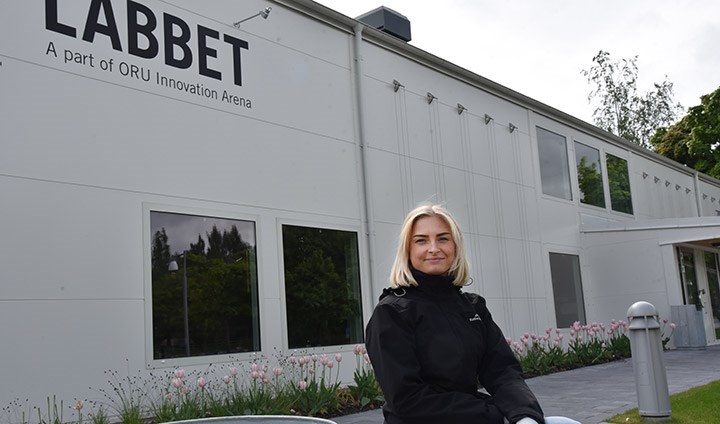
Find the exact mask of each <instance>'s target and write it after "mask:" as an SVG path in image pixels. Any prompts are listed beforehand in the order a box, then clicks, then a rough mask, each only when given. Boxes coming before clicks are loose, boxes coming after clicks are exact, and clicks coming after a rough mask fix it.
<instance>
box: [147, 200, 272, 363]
mask: <svg viewBox="0 0 720 424" xmlns="http://www.w3.org/2000/svg"><path fill="white" fill-rule="evenodd" d="M150 227H151V231H152V246H151V252H152V253H151V254H152V328H153V330H152V331H153V356H154V358H155V359H163V358H178V357H189V356H204V355H218V354H233V353H240V352H255V351H259V350H260V325H259V313H258V291H257V288H258V287H257V266H256V259H255V251H256V248H255V223H254V222H252V221H242V220H236V219H224V218H217V217H209V216H196V215H184V214H178V213H168V212H156V211H151V212H150Z"/></svg>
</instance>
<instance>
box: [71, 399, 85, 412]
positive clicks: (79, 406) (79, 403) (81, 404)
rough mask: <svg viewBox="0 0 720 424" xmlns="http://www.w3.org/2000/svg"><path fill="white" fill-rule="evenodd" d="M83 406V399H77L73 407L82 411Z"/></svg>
mask: <svg viewBox="0 0 720 424" xmlns="http://www.w3.org/2000/svg"><path fill="white" fill-rule="evenodd" d="M82 408H83V401H81V400H80V399H78V400H76V401H75V406H74V407H73V409H75V410H76V411H80V410H81V409H82Z"/></svg>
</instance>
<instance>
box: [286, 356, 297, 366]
mask: <svg viewBox="0 0 720 424" xmlns="http://www.w3.org/2000/svg"><path fill="white" fill-rule="evenodd" d="M288 360H289V361H290V363H291V364H293V365H295V364H297V362H298V360H297V358H296V357H294V356H290V358H288Z"/></svg>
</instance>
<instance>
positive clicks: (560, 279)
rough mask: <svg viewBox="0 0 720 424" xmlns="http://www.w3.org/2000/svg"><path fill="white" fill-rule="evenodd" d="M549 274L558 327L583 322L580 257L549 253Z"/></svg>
mask: <svg viewBox="0 0 720 424" xmlns="http://www.w3.org/2000/svg"><path fill="white" fill-rule="evenodd" d="M550 276H551V278H552V285H553V297H554V298H555V320H556V321H557V326H558V328H567V327H570V326H572V324H573V323H574V322H575V321H580V322H581V323H584V322H585V303H584V301H583V290H582V280H581V278H580V258H579V257H578V256H576V255H567V254H563V253H552V252H551V253H550Z"/></svg>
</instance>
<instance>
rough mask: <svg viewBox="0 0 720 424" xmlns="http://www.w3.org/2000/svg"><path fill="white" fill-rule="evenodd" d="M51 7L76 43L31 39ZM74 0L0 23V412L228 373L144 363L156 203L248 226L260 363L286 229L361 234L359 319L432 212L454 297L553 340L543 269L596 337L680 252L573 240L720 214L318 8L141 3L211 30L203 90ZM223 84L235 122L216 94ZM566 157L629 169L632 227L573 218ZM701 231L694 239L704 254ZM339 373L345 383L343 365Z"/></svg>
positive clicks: (626, 236) (644, 169)
mask: <svg viewBox="0 0 720 424" xmlns="http://www.w3.org/2000/svg"><path fill="white" fill-rule="evenodd" d="M55 3H56V4H57V5H58V16H57V20H58V22H61V23H63V24H65V25H69V26H71V27H73V28H75V29H76V30H77V36H76V37H70V36H67V35H63V34H59V33H57V32H56V31H51V30H48V29H46V25H45V16H46V7H47V5H48V4H55ZM90 3H91V2H90V1H73V2H69V1H57V2H53V1H40V0H32V1H25V2H15V3H13V4H12V6H3V8H2V13H0V63H1V64H0V93H2V96H0V152H1V154H0V199H2V202H1V203H0V210H1V211H2V216H3V218H4V219H3V220H1V221H0V233H2V234H3V235H4V238H3V241H2V242H0V339H2V340H3V341H4V342H3V343H2V344H0V356H1V357H2V358H3V361H2V362H1V363H0V375H3V376H5V377H6V378H7V379H8V380H9V381H13V382H14V383H13V384H4V385H2V386H0V404H3V405H5V404H7V403H9V402H10V401H12V400H13V399H15V398H21V399H24V398H29V399H31V401H30V402H31V403H33V404H36V405H41V404H42V403H43V402H44V400H45V397H46V396H48V395H57V396H58V398H60V399H65V400H66V402H69V401H70V400H72V399H74V398H98V397H99V395H98V393H97V391H94V390H90V391H88V386H92V387H94V388H97V387H100V386H103V383H104V382H105V381H106V379H107V377H106V375H105V374H104V372H105V371H106V370H118V371H120V372H126V373H130V374H131V375H134V374H135V373H140V374H142V375H146V374H147V373H148V372H149V371H150V370H152V369H161V370H166V369H171V368H172V367H175V366H181V367H186V368H188V369H193V368H194V369H202V368H204V367H207V364H208V363H210V362H213V363H221V364H222V363H223V361H227V360H229V359H231V358H228V357H225V356H222V357H201V358H187V359H174V360H169V361H167V362H165V363H162V362H160V361H157V360H153V359H152V346H151V344H152V334H151V333H152V322H151V316H152V315H151V313H152V308H151V291H150V290H151V276H150V239H151V234H150V224H149V219H150V217H149V216H150V215H149V214H150V211H151V210H161V211H171V212H177V213H188V214H198V215H207V216H218V217H224V218H238V219H247V220H251V221H254V222H255V223H256V231H257V266H258V281H259V301H260V324H261V328H260V329H261V332H260V334H261V343H262V352H261V353H262V354H265V355H271V354H272V353H273V352H274V351H275V350H276V349H277V350H278V351H281V352H287V351H288V342H287V324H286V313H285V306H286V305H285V288H284V281H283V279H284V274H283V264H282V234H281V226H282V225H283V224H293V225H307V226H316V227H323V228H331V229H339V230H348V231H354V232H357V233H358V235H359V236H358V241H359V244H360V246H359V252H360V262H361V282H362V291H363V293H362V296H363V298H362V301H363V305H362V308H363V313H364V319H365V320H367V319H368V317H369V314H370V313H371V311H372V308H373V306H374V304H375V302H376V299H377V296H378V295H379V293H380V292H381V290H382V288H383V287H385V286H386V276H387V274H388V271H389V269H390V265H391V262H392V259H393V255H394V251H395V246H396V238H397V234H398V232H399V228H400V224H401V222H402V219H403V218H404V215H405V212H406V211H408V210H409V209H411V208H412V207H414V206H415V205H416V204H417V203H419V202H422V201H437V202H443V203H445V204H446V205H447V207H448V208H449V209H450V210H451V211H453V212H454V213H455V215H456V216H457V218H458V220H459V222H460V224H461V226H462V227H463V229H464V230H465V233H466V243H467V244H468V246H467V247H468V253H469V260H470V262H471V266H472V269H473V279H474V284H473V285H472V286H470V287H468V290H471V291H476V292H478V293H480V294H482V295H483V296H485V297H486V298H487V299H488V303H489V304H490V307H491V310H492V311H493V313H494V316H495V318H496V320H497V321H498V322H499V323H500V324H501V326H502V327H503V328H504V329H505V331H506V333H507V335H508V336H512V337H517V336H518V335H520V334H522V333H524V332H526V331H535V332H537V331H542V330H544V329H545V328H546V327H548V326H553V325H555V310H554V303H553V288H552V280H551V275H550V266H549V262H548V254H549V253H550V252H555V253H567V254H572V255H578V256H579V257H580V261H581V266H582V279H583V289H584V299H585V307H586V313H587V318H588V320H589V321H593V320H598V321H599V320H605V321H607V320H609V319H611V318H617V319H621V318H623V315H624V313H625V312H626V311H627V306H629V304H628V303H627V301H628V299H629V298H630V297H632V296H637V297H642V298H643V300H649V301H656V302H658V303H659V304H660V307H661V308H665V307H666V306H667V305H669V304H673V303H672V302H675V301H677V296H678V293H680V292H679V290H680V288H679V283H678V281H677V279H678V277H677V272H674V271H673V270H674V269H675V268H673V267H674V266H675V265H674V262H673V263H672V264H671V263H669V262H670V261H673V260H674V256H673V255H674V254H673V250H672V246H671V245H668V244H667V242H666V241H658V240H659V238H661V237H660V236H658V235H657V234H655V233H646V232H642V231H639V232H627V233H623V236H622V237H621V238H618V237H617V236H616V235H609V234H607V233H588V232H583V231H581V230H582V229H583V228H590V227H593V226H595V227H598V226H601V225H623V223H626V222H635V221H638V220H643V221H645V220H653V219H661V218H687V219H692V218H693V217H697V216H698V215H702V216H714V215H716V210H718V209H720V206H718V202H719V201H718V199H720V184H719V183H718V182H717V181H715V180H713V179H711V178H709V177H704V176H700V177H697V176H695V174H694V173H693V172H691V171H689V170H688V171H687V172H686V171H685V170H683V169H682V168H680V167H678V166H677V165H673V164H671V163H670V162H669V161H666V160H659V159H657V158H656V157H654V156H652V155H650V154H648V153H645V152H643V151H640V150H638V149H636V148H634V147H631V146H630V145H627V144H623V143H621V142H619V141H618V140H616V139H614V138H612V137H611V136H609V135H607V134H605V133H603V132H602V131H599V130H596V129H593V128H592V127H591V126H589V125H587V124H584V125H581V124H579V123H578V122H579V121H577V120H573V119H571V117H568V116H567V115H564V114H562V113H560V112H558V111H554V110H552V109H551V108H548V107H545V106H543V105H540V104H538V103H537V102H534V101H531V99H527V98H524V97H523V96H522V95H520V94H518V93H512V92H511V91H510V90H507V89H504V88H503V89H499V88H498V87H497V86H495V85H492V84H489V83H487V82H485V81H484V80H482V79H481V78H480V77H477V76H475V77H472V76H468V75H467V73H466V74H462V75H461V74H459V73H458V71H457V69H456V68H453V67H452V66H449V65H446V67H443V66H441V65H438V63H437V61H434V59H433V58H432V57H430V56H429V55H428V54H427V53H424V52H421V51H418V50H417V49H414V48H412V47H407V46H398V44H397V43H395V42H392V41H388V37H385V36H383V35H380V34H379V33H377V32H376V31H374V30H371V29H364V32H365V39H364V40H363V41H362V43H360V50H359V51H356V49H355V46H356V44H355V41H356V38H355V37H356V35H355V34H354V33H353V31H354V28H353V27H354V23H352V22H348V21H349V20H348V19H347V18H344V17H342V16H341V15H338V14H335V13H333V12H332V11H329V10H325V9H324V8H321V7H318V6H317V5H314V6H313V4H312V3H311V2H307V1H304V0H302V1H301V0H297V1H283V2H280V1H278V2H273V3H271V4H272V6H273V12H272V14H271V16H270V18H269V19H268V20H267V21H263V20H261V19H256V20H251V21H248V22H247V23H246V24H243V25H242V26H241V29H240V30H237V29H234V28H233V27H232V26H231V23H232V22H233V21H235V20H239V19H241V18H243V17H246V16H248V15H251V14H253V13H255V11H256V10H261V9H263V8H264V7H266V6H267V5H268V3H267V2H264V1H259V0H257V1H256V0H251V1H245V2H237V1H230V0H222V1H213V2H207V3H205V2H204V3H203V4H202V5H199V4H198V2H196V1H190V0H175V1H155V0H142V1H138V3H139V4H141V5H144V6H146V7H147V8H149V9H150V10H152V12H153V13H154V15H155V16H156V17H158V19H160V20H161V19H162V18H161V17H162V16H163V14H169V15H172V16H174V17H177V18H179V19H181V20H182V21H184V22H186V23H187V24H188V26H189V28H190V29H191V30H192V31H193V37H194V38H193V41H192V43H195V41H196V39H197V34H196V33H197V27H198V25H201V26H204V27H207V28H210V29H212V30H216V31H218V33H219V38H218V39H210V40H209V43H210V45H211V46H212V47H213V48H215V49H216V50H217V54H216V56H217V57H214V56H212V55H211V56H210V57H208V66H209V67H210V68H212V69H215V70H218V71H220V72H221V73H222V78H221V79H213V78H208V77H205V76H203V75H199V71H198V69H199V68H198V66H199V65H198V56H199V55H198V52H197V50H193V52H194V56H193V57H194V62H193V64H192V66H191V67H190V68H189V69H178V68H174V67H171V66H168V65H166V64H165V63H164V61H163V58H162V54H163V53H162V52H163V43H162V37H163V36H162V35H161V30H158V32H157V33H156V35H157V36H158V38H159V39H160V53H159V55H158V56H157V57H155V58H152V59H143V58H140V57H137V56H132V55H130V54H129V53H128V45H127V41H128V40H127V29H126V28H127V5H128V4H129V3H128V2H127V1H113V2H112V3H111V4H112V7H113V11H114V18H115V20H116V22H117V26H118V29H119V34H120V37H119V40H120V42H121V45H122V48H121V49H120V50H117V49H113V48H112V46H111V43H110V39H109V37H107V36H105V35H103V34H96V36H95V39H94V41H93V42H89V41H84V40H82V33H83V28H84V26H85V22H86V20H87V17H88V10H89V4H90ZM294 7H298V8H301V9H304V8H307V9H306V12H307V13H308V15H306V14H304V13H301V12H298V11H295V10H293V8H294ZM313 10H315V11H313ZM103 23H104V21H103ZM160 25H161V27H162V23H160ZM226 34H227V35H230V36H232V37H236V38H239V39H242V40H244V41H246V42H247V43H248V45H249V47H248V48H247V49H241V57H242V64H241V69H242V85H241V86H240V85H237V84H235V83H234V82H233V77H234V70H235V68H234V66H236V65H234V62H233V51H232V49H231V47H230V45H229V44H227V43H223V42H221V41H220V40H221V39H222V37H223V36H224V35H226ZM191 45H192V46H195V45H194V44H191ZM51 46H52V48H53V49H54V50H55V53H56V54H57V57H56V56H55V54H54V53H52V52H51V49H50V47H51ZM193 49H196V47H193ZM66 50H67V51H68V52H70V53H69V54H70V56H69V59H68V60H67V61H66V60H65V51H66ZM75 54H80V56H75ZM90 55H92V57H93V59H92V60H93V62H92V64H91V63H90ZM356 55H359V61H356V60H355V58H356ZM76 58H77V60H78V61H80V62H81V63H76V62H75V60H76ZM110 60H113V63H114V68H113V70H110V69H109V61H110ZM101 61H105V62H104V63H105V65H106V66H108V69H106V70H103V69H102V65H101ZM123 63H124V64H125V65H121V64H123ZM358 64H359V65H358ZM132 65H134V66H137V67H138V70H139V72H140V74H139V75H140V76H139V77H138V78H135V77H132V76H131V75H129V76H126V75H123V73H124V71H122V70H121V66H128V67H129V66H132ZM357 66H359V68H357ZM123 69H124V68H123ZM356 71H358V72H359V74H360V78H359V79H357V73H356ZM143 72H145V73H147V75H149V78H148V79H149V80H148V81H145V80H144V79H143V77H142V76H143V75H144V74H143ZM160 76H165V77H167V78H174V79H176V80H179V81H183V82H186V83H188V84H191V85H197V84H201V85H202V86H203V90H214V91H216V92H217V93H218V98H217V99H215V98H208V96H202V95H196V94H192V93H188V92H185V91H182V90H178V89H172V88H169V87H167V86H164V85H162V84H159V83H158V79H157V78H159V77H160ZM473 78H474V79H473ZM394 80H396V81H398V82H399V83H401V84H402V86H401V87H399V88H398V90H397V91H394V86H393V81H394ZM358 90H360V91H358ZM225 91H227V92H228V93H229V95H230V96H237V97H242V98H244V99H245V101H250V103H251V106H250V107H244V106H241V105H235V104H233V103H232V102H227V101H223V99H222V95H223V93H224V92H225ZM427 93H431V94H432V95H433V96H435V97H436V99H434V100H433V101H432V102H428V94H427ZM230 100H231V101H232V99H230ZM458 105H462V106H463V108H464V109H463V110H461V112H462V113H458V111H459V106H458ZM486 115H488V116H490V117H491V118H492V119H491V120H490V121H489V122H486ZM510 124H512V126H513V127H515V129H514V130H513V131H510ZM538 126H540V127H542V128H545V129H547V130H549V131H552V132H555V133H557V134H560V135H562V136H564V137H565V138H566V141H567V144H568V152H569V155H568V158H569V168H570V175H571V188H572V194H573V199H572V200H561V199H557V198H554V197H551V196H547V195H545V194H543V192H542V188H541V184H540V169H539V164H538V148H537V133H536V127H538ZM360 135H362V138H361V137H360ZM574 141H578V142H581V143H583V144H586V145H589V146H592V147H594V148H596V149H598V150H600V152H601V156H602V157H604V155H605V154H606V153H609V154H612V155H615V156H617V157H620V158H623V159H625V160H627V162H628V168H629V173H630V180H631V187H632V195H633V207H634V214H633V215H628V214H622V213H616V212H612V211H611V210H610V207H609V206H608V207H607V208H597V207H593V206H586V205H583V204H581V203H580V202H579V200H578V198H579V188H578V181H577V175H576V172H575V171H574V169H575V167H576V164H575V156H574V153H573V152H574V144H573V143H574ZM361 144H362V145H363V149H361V148H360V145H361ZM363 152H364V153H363ZM363 158H364V160H363ZM363 164H364V166H363ZM603 165H604V163H603ZM603 172H605V174H604V181H605V196H606V204H608V205H609V204H610V201H609V191H608V188H607V175H606V171H603ZM646 174H647V175H646ZM656 177H657V179H658V181H657V182H656V181H655V178H656ZM363 181H365V183H366V184H367V193H368V194H369V195H368V196H367V197H365V187H364V186H363ZM666 181H668V182H669V184H666V183H665V182H666ZM676 185H677V186H679V188H677V187H676ZM688 190H689V191H688ZM713 199H714V200H713ZM366 204H367V205H368V208H367V209H366V208H365V207H366ZM698 208H699V210H700V213H698ZM366 210H367V222H366V221H365V211H366ZM595 227H593V228H595ZM705 228H706V229H707V227H705ZM717 228H720V223H718V226H716V227H713V228H712V231H711V232H710V233H702V231H700V230H698V231H699V233H698V234H697V235H696V236H697V238H709V237H720V234H716V233H717ZM366 231H370V232H371V233H370V234H369V236H368V237H366V236H365V232H366ZM703 234H706V235H703ZM683 237H684V236H683ZM683 240H684V241H688V240H693V239H691V238H687V237H685V238H683ZM616 246H620V248H616ZM633 252H642V255H640V256H638V257H635V256H632V255H630V253H633ZM608 264H614V266H612V267H608ZM617 264H621V265H617ZM639 264H640V265H641V266H638V265H639ZM658 264H662V266H659V265H658ZM615 265H617V266H615ZM630 270H632V272H630ZM665 299H670V300H668V301H667V303H663V302H664V300H665ZM351 350H352V346H332V347H328V348H327V349H319V350H318V351H327V352H345V353H346V354H350V352H351ZM252 357H253V356H252V355H251V354H242V355H235V357H234V358H232V359H235V360H244V361H249V360H251V359H252ZM343 372H344V374H345V375H344V378H345V379H346V380H347V379H348V378H349V376H350V375H351V372H352V369H351V367H346V368H345V369H344V370H343ZM38 377H40V378H41V379H42V383H38Z"/></svg>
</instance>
